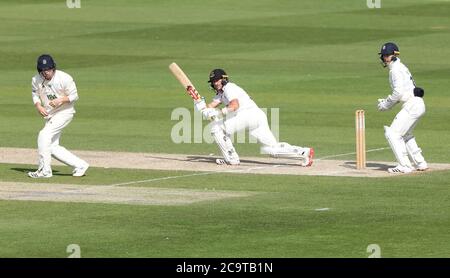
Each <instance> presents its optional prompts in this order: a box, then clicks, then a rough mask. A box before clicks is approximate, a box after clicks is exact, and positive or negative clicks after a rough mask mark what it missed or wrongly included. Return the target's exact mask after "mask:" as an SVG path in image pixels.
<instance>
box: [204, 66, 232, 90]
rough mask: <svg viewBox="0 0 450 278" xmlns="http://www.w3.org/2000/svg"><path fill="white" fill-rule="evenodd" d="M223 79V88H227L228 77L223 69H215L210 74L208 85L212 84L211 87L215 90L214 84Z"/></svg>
mask: <svg viewBox="0 0 450 278" xmlns="http://www.w3.org/2000/svg"><path fill="white" fill-rule="evenodd" d="M220 79H222V86H225V85H226V84H227V83H228V75H227V73H226V72H225V71H224V70H223V69H214V70H212V71H211V73H210V74H209V80H208V83H211V84H210V85H211V87H212V88H213V89H214V82H216V81H217V80H220Z"/></svg>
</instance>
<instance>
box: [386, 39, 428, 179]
mask: <svg viewBox="0 0 450 278" xmlns="http://www.w3.org/2000/svg"><path fill="white" fill-rule="evenodd" d="M378 54H380V59H381V61H382V63H383V65H384V67H388V68H389V82H390V84H391V88H392V94H390V95H389V96H388V97H387V98H385V99H378V110H379V111H385V110H388V109H390V108H392V107H393V106H394V105H395V104H396V103H397V102H402V103H403V106H402V109H401V110H400V112H399V113H398V114H397V115H396V116H395V119H394V120H393V122H392V124H391V126H390V127H387V126H385V127H384V131H385V136H386V139H387V141H388V142H389V145H390V146H391V149H392V151H393V152H394V155H395V157H396V158H397V161H398V165H397V166H396V167H395V168H389V169H388V171H389V172H390V173H410V172H412V171H413V170H414V169H415V170H418V171H424V170H426V169H427V168H428V166H427V162H426V161H425V158H424V157H423V155H422V150H421V149H420V148H419V147H418V146H417V143H416V139H415V138H414V135H413V130H414V128H415V126H416V124H417V122H418V121H419V119H420V118H421V117H422V116H423V115H424V114H425V103H424V101H423V95H424V90H423V89H422V88H419V87H416V84H415V82H414V79H413V77H412V75H411V73H410V72H409V70H408V68H407V67H406V66H405V65H404V64H403V63H402V62H401V61H400V59H399V58H398V57H397V56H398V55H400V52H399V49H398V47H397V45H395V44H394V43H390V42H389V43H386V44H384V45H383V46H382V47H381V51H380V53H378ZM408 155H409V157H410V158H411V160H412V162H413V164H414V165H412V164H411V161H410V159H409V158H408ZM413 166H414V168H413Z"/></svg>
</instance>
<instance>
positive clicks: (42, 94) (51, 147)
mask: <svg viewBox="0 0 450 278" xmlns="http://www.w3.org/2000/svg"><path fill="white" fill-rule="evenodd" d="M37 70H38V74H37V75H35V76H34V77H33V78H32V81H31V86H32V97H33V103H34V105H35V106H36V109H37V111H38V112H39V114H41V116H43V117H44V119H45V120H46V122H45V126H44V128H43V129H42V130H41V131H40V132H39V136H38V150H39V168H38V170H37V171H36V172H29V173H28V176H29V177H31V178H50V177H52V168H51V157H52V156H53V157H55V158H56V159H58V160H59V161H61V162H63V163H65V164H67V165H69V166H72V167H73V168H74V170H73V174H72V175H73V176H74V177H81V176H83V175H84V174H85V172H86V170H87V169H88V168H89V164H88V163H87V162H86V161H84V160H82V159H80V158H78V157H77V156H75V155H74V154H72V153H71V152H69V151H68V150H67V149H66V148H64V147H63V146H60V145H59V138H60V137H61V133H62V130H63V129H64V128H65V127H66V126H67V125H68V124H69V123H70V122H71V121H72V119H73V115H74V114H75V109H74V104H75V101H76V100H78V93H77V87H76V85H75V82H74V81H73V79H72V77H71V76H70V75H68V74H67V73H65V72H63V71H60V70H56V64H55V62H54V60H53V58H52V57H51V56H50V55H41V56H39V58H38V61H37Z"/></svg>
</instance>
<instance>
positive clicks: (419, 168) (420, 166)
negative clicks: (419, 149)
mask: <svg viewBox="0 0 450 278" xmlns="http://www.w3.org/2000/svg"><path fill="white" fill-rule="evenodd" d="M427 169H428V164H427V162H426V161H424V162H422V163H419V164H417V165H416V170H417V171H426V170H427Z"/></svg>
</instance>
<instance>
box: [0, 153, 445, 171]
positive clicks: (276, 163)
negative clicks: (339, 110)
mask: <svg viewBox="0 0 450 278" xmlns="http://www.w3.org/2000/svg"><path fill="white" fill-rule="evenodd" d="M73 152H74V153H75V154H76V155H78V156H80V157H81V158H83V159H84V160H86V161H87V162H88V163H89V164H90V165H91V167H100V168H125V169H151V170H178V171H196V172H217V173H236V174H238V173H242V174H262V175H264V174H275V175H307V176H344V177H374V178H376V177H392V176H397V175H398V174H390V173H388V172H387V169H388V168H389V167H393V166H395V164H396V163H395V162H381V161H368V162H367V167H366V169H364V170H356V164H355V161H354V160H321V159H316V160H314V163H313V165H312V166H311V167H301V166H299V165H298V162H297V161H295V160H289V159H281V158H280V159H277V158H270V157H242V158H241V164H240V165H238V166H227V165H216V164H215V159H216V158H218V156H210V155H187V154H162V153H154V154H153V153H131V152H105V151H73ZM37 155H38V154H37V150H36V149H23V148H0V163H14V164H36V162H37ZM53 161H54V164H55V165H61V163H59V162H58V161H56V160H55V159H54V160H53ZM428 166H429V169H428V170H427V171H425V173H426V172H430V171H438V170H450V164H442V163H429V165H428ZM420 173H424V172H414V173H413V174H420ZM409 175H411V174H409Z"/></svg>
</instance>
